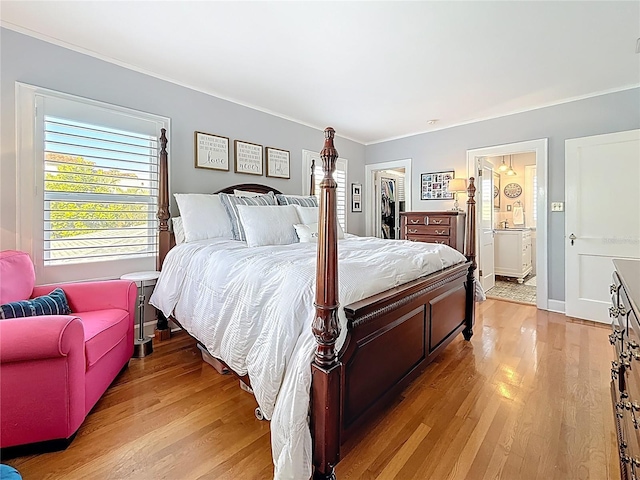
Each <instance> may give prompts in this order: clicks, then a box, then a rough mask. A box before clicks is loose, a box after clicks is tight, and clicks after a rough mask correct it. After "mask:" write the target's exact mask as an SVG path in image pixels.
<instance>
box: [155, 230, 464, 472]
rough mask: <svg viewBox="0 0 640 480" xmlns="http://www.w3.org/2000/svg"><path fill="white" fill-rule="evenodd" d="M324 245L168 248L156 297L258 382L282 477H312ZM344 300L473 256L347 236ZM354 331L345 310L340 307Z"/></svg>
mask: <svg viewBox="0 0 640 480" xmlns="http://www.w3.org/2000/svg"><path fill="white" fill-rule="evenodd" d="M316 245H317V244H315V243H297V244H294V245H285V246H268V247H257V248H248V247H247V246H246V243H244V242H238V241H233V240H208V241H200V242H193V243H186V244H182V245H179V246H177V247H175V248H173V249H172V250H171V251H170V252H169V254H168V255H167V257H166V259H165V261H164V265H163V267H162V274H161V275H160V278H159V279H158V283H157V285H156V288H155V291H154V293H153V295H152V297H151V300H150V303H151V304H152V305H154V306H156V307H157V308H158V309H160V310H161V311H162V312H163V313H164V314H165V315H167V316H168V315H170V314H174V315H175V317H176V319H177V320H178V321H179V322H180V323H181V324H182V326H183V327H184V328H185V329H186V330H187V331H188V332H189V333H190V334H191V335H193V336H194V337H196V338H197V339H198V340H200V341H201V342H202V343H203V344H204V345H205V346H206V347H207V349H208V350H209V352H211V354H212V355H214V356H215V357H218V358H220V359H222V360H223V361H224V362H225V363H226V364H227V365H229V367H231V368H232V369H233V370H235V371H236V373H238V374H240V375H244V374H247V373H248V374H249V378H250V379H251V386H252V387H253V391H254V395H255V397H256V400H257V401H258V404H259V405H260V408H261V410H262V412H263V414H264V415H265V417H266V418H268V419H271V445H272V453H273V460H274V465H275V474H274V476H275V478H276V479H278V480H283V479H295V480H297V479H301V478H305V479H307V478H309V477H310V476H311V435H310V431H309V425H308V422H307V417H308V410H309V389H310V386H311V368H310V363H311V361H312V360H313V353H314V349H315V339H314V337H313V334H312V332H311V322H312V319H313V316H314V307H313V302H314V294H315V265H316ZM338 254H339V260H338V267H339V283H340V288H339V301H340V303H341V305H348V304H350V303H353V302H355V301H358V300H361V299H363V298H366V297H368V296H370V295H373V294H376V293H379V292H382V291H384V290H387V289H389V288H391V287H394V286H397V285H400V284H402V283H405V282H408V281H411V280H414V279H416V278H419V277H421V276H424V275H428V274H430V273H433V272H435V271H438V270H441V269H443V268H446V267H449V266H451V265H454V264H457V263H460V262H463V261H465V258H464V256H463V255H462V254H461V253H460V252H458V251H456V250H454V249H452V248H450V247H447V246H444V245H436V244H429V243H420V242H408V241H390V240H381V239H377V238H361V237H352V238H346V239H344V240H340V242H339V244H338ZM339 316H340V321H341V326H342V332H341V335H340V338H339V340H338V347H340V345H341V344H342V343H343V341H344V337H345V334H346V320H345V316H344V311H343V310H342V308H341V309H340V314H339Z"/></svg>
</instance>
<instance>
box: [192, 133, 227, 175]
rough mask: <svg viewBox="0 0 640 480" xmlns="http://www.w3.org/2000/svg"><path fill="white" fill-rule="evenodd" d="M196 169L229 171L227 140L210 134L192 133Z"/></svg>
mask: <svg viewBox="0 0 640 480" xmlns="http://www.w3.org/2000/svg"><path fill="white" fill-rule="evenodd" d="M194 152H195V166H196V168H207V169H210V170H224V171H226V172H228V171H229V138H227V137H222V136H220V135H213V134H211V133H204V132H195V133H194Z"/></svg>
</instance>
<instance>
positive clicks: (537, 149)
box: [462, 138, 564, 313]
mask: <svg viewBox="0 0 640 480" xmlns="http://www.w3.org/2000/svg"><path fill="white" fill-rule="evenodd" d="M548 144H549V140H548V139H547V138H541V139H538V140H529V141H526V142H516V143H507V144H504V145H495V146H491V147H482V148H476V149H471V150H467V176H468V177H476V178H477V176H478V172H477V167H476V165H477V163H478V161H477V159H478V157H495V156H501V155H509V154H511V155H515V154H518V153H527V152H534V153H535V154H536V166H537V181H538V192H537V194H538V195H537V198H538V201H537V204H536V211H537V216H538V220H537V223H536V232H537V241H536V255H537V258H536V272H537V273H536V306H537V307H538V308H540V309H542V310H552V311H557V312H560V313H564V301H557V300H549V277H548V267H547V254H548V253H547V252H548V240H547V239H548V214H547V212H548V211H549V208H548V203H549V198H548V185H549V179H548V171H549V147H548ZM477 201H478V197H477V196H476V202H477ZM462 208H464V206H463V207H462ZM479 212H480V208H477V209H476V213H477V215H478V217H477V218H476V225H480V217H479ZM476 245H478V229H476ZM478 260H479V261H481V259H480V258H478ZM476 272H477V270H476ZM552 303H553V304H552ZM550 307H551V308H550Z"/></svg>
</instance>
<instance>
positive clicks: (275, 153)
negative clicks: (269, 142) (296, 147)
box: [265, 147, 291, 179]
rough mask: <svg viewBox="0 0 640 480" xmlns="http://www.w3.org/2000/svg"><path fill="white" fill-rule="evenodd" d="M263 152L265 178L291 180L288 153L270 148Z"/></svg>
mask: <svg viewBox="0 0 640 480" xmlns="http://www.w3.org/2000/svg"><path fill="white" fill-rule="evenodd" d="M265 150H266V152H265V157H266V165H267V177H273V178H286V179H289V178H291V172H290V155H289V151H288V150H281V149H279V148H272V147H266V148H265Z"/></svg>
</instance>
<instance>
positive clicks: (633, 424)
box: [609, 260, 640, 480]
mask: <svg viewBox="0 0 640 480" xmlns="http://www.w3.org/2000/svg"><path fill="white" fill-rule="evenodd" d="M613 264H614V267H615V272H614V273H613V282H612V283H611V287H610V292H611V304H612V305H611V307H610V308H609V314H610V316H611V320H612V322H611V327H612V329H613V332H612V333H611V335H610V336H609V341H610V343H611V344H612V345H613V351H614V360H613V361H612V362H611V400H612V403H613V416H614V420H615V423H616V432H617V436H618V447H619V451H618V453H619V455H620V472H621V476H622V479H623V480H631V479H640V322H639V320H640V309H639V308H638V306H639V305H640V303H639V302H640V261H637V260H614V261H613Z"/></svg>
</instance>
